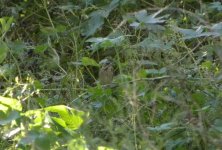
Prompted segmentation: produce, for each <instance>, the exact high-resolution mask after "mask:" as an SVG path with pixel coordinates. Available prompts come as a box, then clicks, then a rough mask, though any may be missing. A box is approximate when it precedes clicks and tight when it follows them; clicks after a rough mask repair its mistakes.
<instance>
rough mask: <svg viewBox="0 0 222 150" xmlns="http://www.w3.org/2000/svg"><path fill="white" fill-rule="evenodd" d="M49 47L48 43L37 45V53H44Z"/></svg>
mask: <svg viewBox="0 0 222 150" xmlns="http://www.w3.org/2000/svg"><path fill="white" fill-rule="evenodd" d="M47 48H48V45H46V44H43V45H37V46H36V47H35V52H36V53H43V52H44V51H45V50H46V49H47Z"/></svg>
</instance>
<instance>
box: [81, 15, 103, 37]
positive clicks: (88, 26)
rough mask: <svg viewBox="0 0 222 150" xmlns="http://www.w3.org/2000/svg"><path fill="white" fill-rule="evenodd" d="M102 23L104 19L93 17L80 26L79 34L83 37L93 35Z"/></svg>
mask: <svg viewBox="0 0 222 150" xmlns="http://www.w3.org/2000/svg"><path fill="white" fill-rule="evenodd" d="M103 23H104V18H103V17H101V16H95V17H92V18H90V19H89V20H87V21H86V22H84V23H83V24H82V26H81V32H82V35H84V36H87V37H88V36H90V35H93V34H94V33H95V32H96V31H97V29H99V28H100V27H101V26H102V25H103Z"/></svg>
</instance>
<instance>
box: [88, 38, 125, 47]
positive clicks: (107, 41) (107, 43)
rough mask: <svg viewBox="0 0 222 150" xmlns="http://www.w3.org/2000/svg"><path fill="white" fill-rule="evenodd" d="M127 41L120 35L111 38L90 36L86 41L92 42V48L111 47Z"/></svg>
mask: <svg viewBox="0 0 222 150" xmlns="http://www.w3.org/2000/svg"><path fill="white" fill-rule="evenodd" d="M124 41H125V37H124V36H119V37H116V38H109V37H105V38H102V37H98V38H90V39H88V40H87V41H86V42H90V43H92V44H91V49H93V50H97V49H98V48H110V47H114V46H120V45H121V44H122V43H123V42H124Z"/></svg>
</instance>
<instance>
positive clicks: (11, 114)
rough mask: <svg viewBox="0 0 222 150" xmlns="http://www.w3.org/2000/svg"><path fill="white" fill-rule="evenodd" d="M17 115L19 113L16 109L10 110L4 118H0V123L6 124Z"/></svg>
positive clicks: (16, 117) (18, 115) (17, 116)
mask: <svg viewBox="0 0 222 150" xmlns="http://www.w3.org/2000/svg"><path fill="white" fill-rule="evenodd" d="M19 117H20V113H19V112H18V111H10V112H9V113H8V114H6V116H5V117H4V118H0V125H6V124H8V123H10V122H12V121H13V120H16V119H18V118H19Z"/></svg>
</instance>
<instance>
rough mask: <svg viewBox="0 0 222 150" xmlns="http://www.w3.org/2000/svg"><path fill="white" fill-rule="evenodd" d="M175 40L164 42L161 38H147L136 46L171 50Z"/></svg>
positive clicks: (149, 49)
mask: <svg viewBox="0 0 222 150" xmlns="http://www.w3.org/2000/svg"><path fill="white" fill-rule="evenodd" d="M172 45H173V42H172V41H168V42H164V41H162V40H160V39H154V38H153V37H148V38H145V39H144V40H143V41H142V42H140V43H138V44H137V45H136V46H139V47H141V48H143V49H146V50H148V51H153V50H161V51H164V50H170V49H171V48H172Z"/></svg>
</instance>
